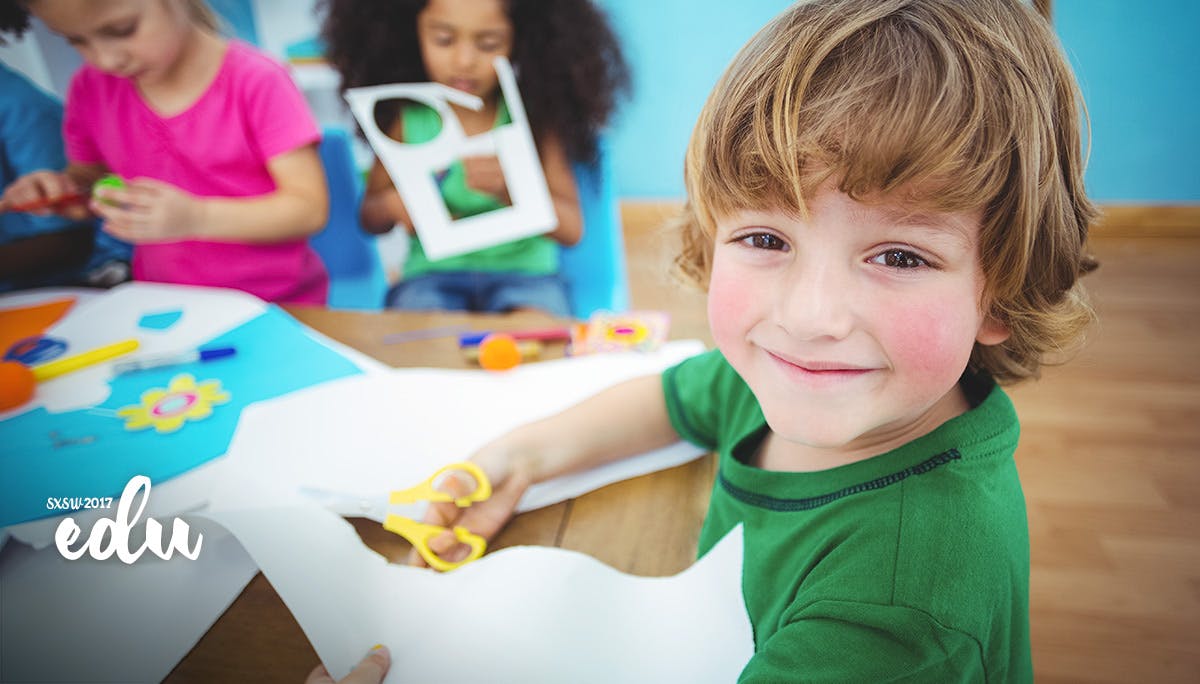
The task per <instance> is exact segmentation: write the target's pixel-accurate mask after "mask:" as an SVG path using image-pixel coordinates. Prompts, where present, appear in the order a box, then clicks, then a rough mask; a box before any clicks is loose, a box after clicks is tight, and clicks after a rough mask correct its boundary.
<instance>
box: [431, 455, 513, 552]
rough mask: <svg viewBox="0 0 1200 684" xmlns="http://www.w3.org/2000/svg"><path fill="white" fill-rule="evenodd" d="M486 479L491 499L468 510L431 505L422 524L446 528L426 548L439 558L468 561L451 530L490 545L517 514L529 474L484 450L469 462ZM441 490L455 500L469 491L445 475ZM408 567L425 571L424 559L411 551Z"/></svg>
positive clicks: (452, 504) (466, 485)
mask: <svg viewBox="0 0 1200 684" xmlns="http://www.w3.org/2000/svg"><path fill="white" fill-rule="evenodd" d="M471 460H472V461H474V462H475V463H476V464H477V465H478V466H479V467H480V468H481V469H482V470H483V472H484V474H486V475H487V476H488V480H490V481H491V483H492V496H491V498H489V499H488V500H487V501H480V502H478V503H475V504H472V505H471V506H470V507H468V508H459V507H458V506H455V505H454V503H452V502H441V503H433V504H430V505H429V510H428V511H426V513H425V519H424V522H426V523H430V524H433V525H440V526H442V527H445V528H446V531H445V532H443V533H442V534H440V535H438V536H437V537H434V538H433V540H431V541H430V542H429V548H430V549H431V550H433V552H434V553H436V554H437V555H438V556H440V557H441V558H443V559H445V560H447V561H450V562H457V561H460V560H462V559H464V558H466V557H467V554H468V553H469V552H470V548H469V547H467V546H466V545H465V544H460V543H459V541H458V539H457V538H455V536H454V533H453V531H452V528H454V527H455V526H459V527H465V528H467V529H468V530H470V531H471V532H473V533H475V534H477V535H479V536H481V537H483V538H484V539H486V540H488V541H489V542H490V541H491V540H492V538H493V537H495V536H496V534H497V533H498V532H499V531H500V530H501V529H503V528H504V526H505V525H506V524H508V521H509V520H510V519H511V518H512V516H513V513H514V512H515V511H516V510H517V502H519V501H520V500H521V497H522V496H523V495H524V494H525V490H526V489H528V488H529V485H530V484H532V480H531V478H530V477H529V475H528V474H526V473H524V472H520V471H519V469H515V468H513V465H512V462H511V459H509V458H508V457H507V456H506V455H505V454H503V453H500V452H499V451H498V450H495V449H491V450H489V449H488V448H486V447H485V448H484V449H483V450H482V451H480V452H478V453H476V454H475V456H473V457H472V459H471ZM440 488H441V489H442V490H443V491H446V492H449V493H450V494H453V495H454V496H465V495H467V494H468V493H470V492H471V491H472V487H471V486H470V485H469V484H467V483H465V482H463V481H461V480H460V479H459V478H457V477H456V476H454V475H448V476H447V477H446V479H445V480H444V481H443V482H442V483H441V485H440ZM408 564H409V565H415V566H417V567H426V565H427V564H426V563H425V559H423V558H421V556H420V554H418V553H417V552H416V550H415V549H414V550H413V551H411V552H410V553H409V556H408Z"/></svg>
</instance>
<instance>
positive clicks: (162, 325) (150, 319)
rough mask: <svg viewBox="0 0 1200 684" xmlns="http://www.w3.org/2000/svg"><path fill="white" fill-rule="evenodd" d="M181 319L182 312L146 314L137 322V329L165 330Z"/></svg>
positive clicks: (177, 310) (178, 310)
mask: <svg viewBox="0 0 1200 684" xmlns="http://www.w3.org/2000/svg"><path fill="white" fill-rule="evenodd" d="M180 318H183V310H182V309H176V310H174V311H159V312H157V313H152V314H146V315H145V316H142V317H141V319H140V320H139V321H138V327H139V328H145V329H147V330H166V329H168V328H170V327H171V326H173V325H175V324H176V323H178V322H179V319H180Z"/></svg>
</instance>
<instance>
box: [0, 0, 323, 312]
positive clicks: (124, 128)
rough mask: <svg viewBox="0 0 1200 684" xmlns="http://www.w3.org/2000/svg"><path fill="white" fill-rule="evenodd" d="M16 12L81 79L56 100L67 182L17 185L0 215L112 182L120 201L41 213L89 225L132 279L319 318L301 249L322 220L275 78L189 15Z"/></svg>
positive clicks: (163, 5) (303, 120) (293, 114)
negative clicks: (228, 291) (120, 184)
mask: <svg viewBox="0 0 1200 684" xmlns="http://www.w3.org/2000/svg"><path fill="white" fill-rule="evenodd" d="M19 4H21V5H24V6H25V7H27V8H28V10H29V11H30V12H31V13H32V14H34V15H35V16H37V17H38V18H40V19H41V20H42V21H43V22H45V24H46V25H47V26H48V27H50V28H51V29H52V30H54V31H55V32H57V33H59V34H61V35H62V36H64V37H65V38H66V39H67V40H68V41H69V42H70V43H71V44H72V45H74V46H75V48H76V49H77V50H79V52H80V54H81V55H82V56H83V58H84V60H85V62H86V64H85V65H84V67H83V68H81V69H80V70H79V72H78V73H77V74H76V75H75V76H74V78H73V79H72V81H71V86H70V89H69V91H68V94H67V102H66V115H65V119H64V124H63V131H64V137H65V141H66V148H67V157H68V160H69V163H68V166H67V168H66V169H65V170H64V171H61V172H56V171H38V172H34V173H32V174H29V175H27V176H24V177H22V178H20V179H18V180H17V181H16V182H15V183H13V185H12V186H10V187H9V189H8V190H7V191H6V192H5V194H4V197H5V199H8V200H11V201H12V202H13V203H17V202H20V203H24V202H27V201H32V200H37V199H49V200H54V199H57V198H62V197H65V196H69V195H72V194H78V193H80V192H81V191H83V192H85V193H86V190H87V189H88V188H90V187H91V186H92V184H93V183H94V182H95V181H96V180H97V179H99V178H100V177H102V176H103V175H105V174H107V173H115V174H117V175H119V176H121V177H122V178H124V179H126V187H125V188H123V189H121V188H114V189H109V188H105V189H103V190H99V191H98V192H97V193H96V194H95V195H94V196H93V197H92V199H91V201H90V202H89V203H88V204H87V206H86V207H85V206H83V204H81V203H76V204H74V205H66V206H58V207H56V208H53V209H51V211H56V212H58V213H62V214H65V215H68V216H74V217H82V216H84V215H86V214H87V212H88V211H89V210H90V211H92V212H95V213H96V214H98V215H99V216H100V217H101V218H103V219H104V229H105V230H106V231H108V232H109V233H111V234H113V235H114V236H116V237H118V238H121V239H122V240H126V241H128V242H131V243H133V244H134V245H135V247H134V253H133V276H134V278H135V279H137V280H148V281H156V282H169V283H181V284H187V285H205V286H213V287H230V288H236V289H239V290H244V291H246V292H249V293H251V294H254V295H257V296H258V297H261V298H262V299H265V300H267V301H273V302H290V303H309V304H324V303H325V299H326V294H327V291H328V287H329V278H328V275H327V274H326V272H325V268H324V266H323V265H322V263H321V260H320V258H319V257H318V256H317V254H316V252H314V251H313V250H312V248H311V247H309V245H308V242H307V238H308V237H309V236H310V235H312V234H314V233H316V232H317V231H319V230H321V228H322V227H323V226H324V225H325V222H326V220H327V215H328V204H329V196H328V190H327V189H326V185H325V176H324V171H323V170H322V167H321V161H320V157H319V156H318V154H317V150H316V145H317V143H318V142H319V140H320V131H319V130H318V128H317V126H316V123H315V121H314V120H313V117H312V114H311V113H310V112H309V110H308V107H307V105H306V103H305V101H304V98H303V96H302V95H301V94H300V92H299V91H298V90H297V89H296V87H295V85H294V84H293V83H292V81H291V79H290V78H289V77H288V75H287V72H286V71H285V70H284V68H283V67H282V66H281V65H279V64H277V63H276V62H274V61H273V60H271V59H270V58H268V57H266V56H265V55H263V54H261V53H259V52H258V51H257V50H255V49H254V48H253V47H251V46H249V45H246V44H244V43H240V42H237V41H227V40H225V39H223V38H222V37H220V36H219V35H218V34H217V32H216V22H215V18H214V17H213V15H212V13H211V11H210V10H209V8H208V7H207V5H206V4H205V3H204V2H203V0H110V1H108V2H103V3H99V2H94V0H29V1H28V2H23V3H19Z"/></svg>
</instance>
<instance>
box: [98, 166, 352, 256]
mask: <svg viewBox="0 0 1200 684" xmlns="http://www.w3.org/2000/svg"><path fill="white" fill-rule="evenodd" d="M267 170H268V171H269V172H270V174H271V178H272V179H273V180H274V181H275V191H274V192H272V193H269V194H266V195H258V196H253V197H196V196H194V195H191V194H189V193H187V192H184V191H183V190H180V189H179V188H177V187H175V186H173V185H170V184H168V183H163V182H160V181H156V180H151V179H146V178H136V179H133V180H132V181H131V182H129V183H128V187H126V188H125V189H105V190H104V191H103V192H102V193H100V194H99V195H98V196H97V198H96V201H93V202H92V209H93V210H94V211H95V212H96V213H97V214H99V215H100V216H101V217H102V218H103V219H104V220H105V225H104V229H105V230H106V231H108V232H109V233H112V234H113V235H115V236H116V237H118V238H121V239H122V240H126V241H128V242H133V243H138V242H155V241H166V240H181V239H199V240H217V241H220V240H224V241H236V242H259V243H269V242H283V241H285V240H296V239H300V238H305V237H308V236H309V235H312V234H313V233H316V232H317V231H319V230H321V228H322V227H324V225H325V222H326V221H327V220H328V217H329V189H328V186H327V185H326V183H325V172H324V170H323V168H322V166H321V158H320V157H319V156H318V154H317V148H316V145H307V146H304V147H301V148H297V149H295V150H292V151H290V152H284V153H283V154H280V155H277V156H275V157H272V158H271V159H270V160H268V161H267Z"/></svg>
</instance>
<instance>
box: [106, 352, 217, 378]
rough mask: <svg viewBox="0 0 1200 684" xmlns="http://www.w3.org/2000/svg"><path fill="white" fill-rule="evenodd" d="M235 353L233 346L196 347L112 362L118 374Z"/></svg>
mask: <svg viewBox="0 0 1200 684" xmlns="http://www.w3.org/2000/svg"><path fill="white" fill-rule="evenodd" d="M236 353H237V349H235V348H233V347H213V348H211V349H197V350H195V351H190V352H184V353H182V354H161V355H159V356H147V357H145V358H141V359H133V360H131V361H122V362H120V363H117V364H114V365H113V371H114V372H116V373H117V374H118V375H120V374H123V373H134V372H137V371H144V370H150V369H151V368H162V367H164V366H179V365H182V364H185V363H207V362H209V361H216V360H217V359H224V358H227V357H230V356H233V355H234V354H236Z"/></svg>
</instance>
